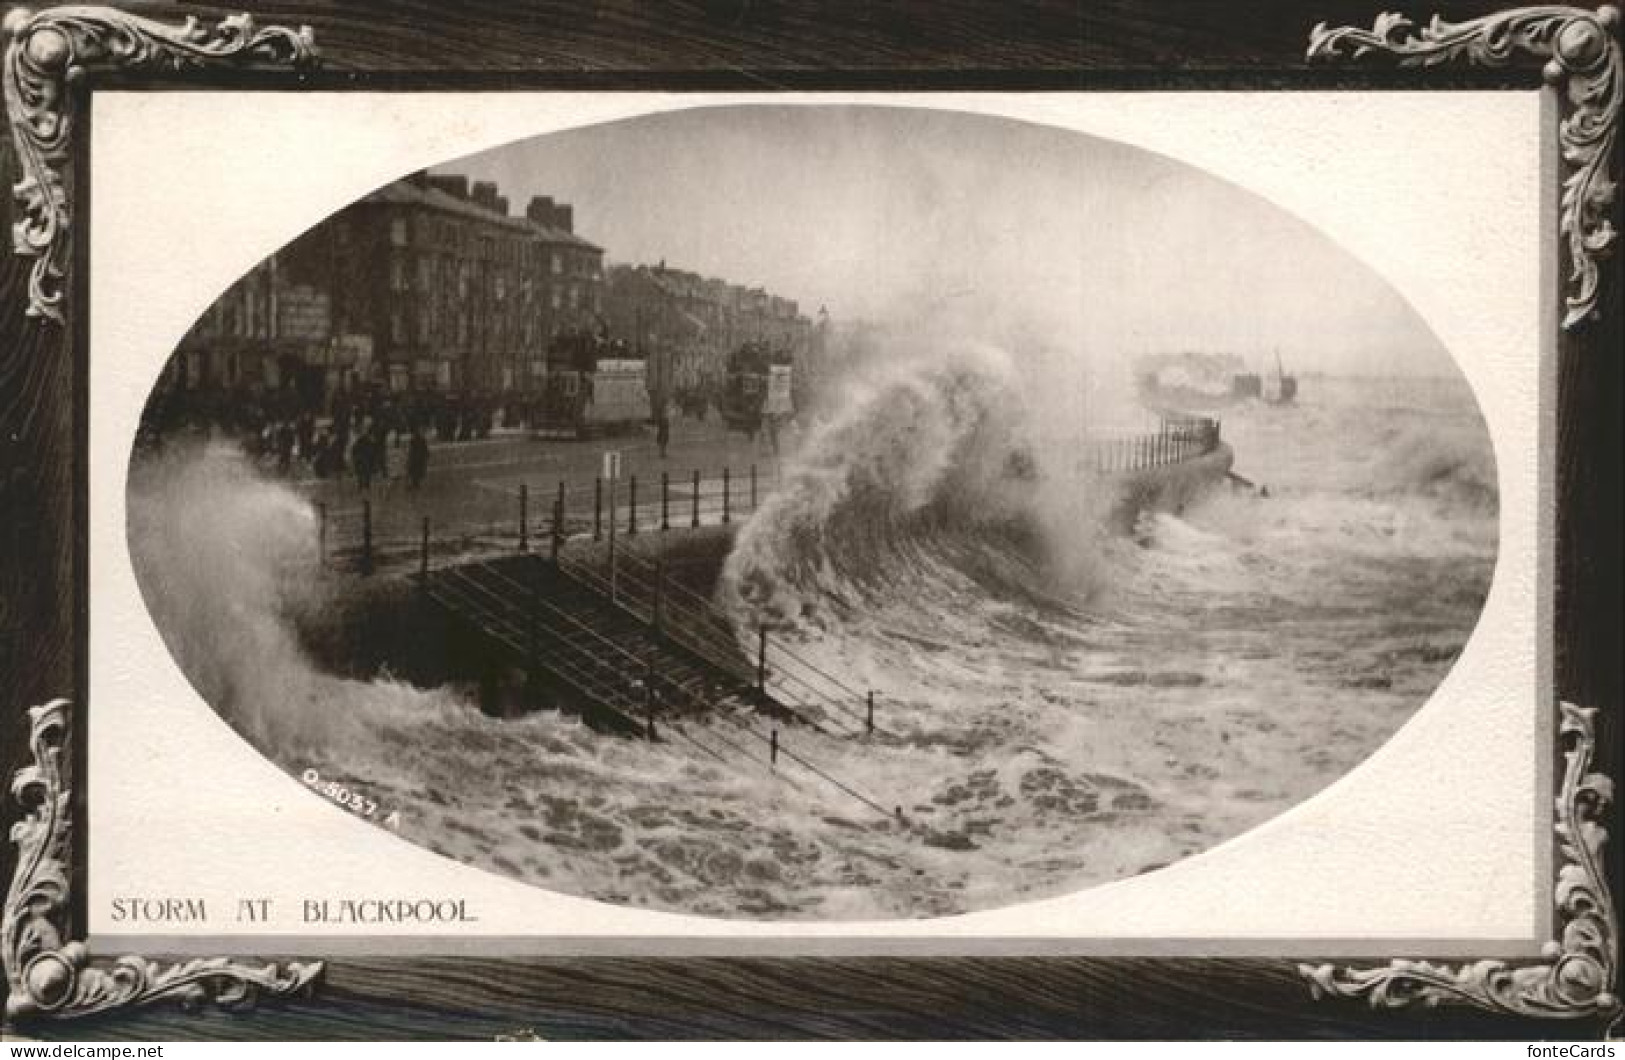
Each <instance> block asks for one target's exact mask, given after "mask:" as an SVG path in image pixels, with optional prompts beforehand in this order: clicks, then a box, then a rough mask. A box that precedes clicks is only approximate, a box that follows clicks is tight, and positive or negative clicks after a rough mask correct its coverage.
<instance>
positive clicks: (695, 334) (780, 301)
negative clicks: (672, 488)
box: [603, 262, 812, 395]
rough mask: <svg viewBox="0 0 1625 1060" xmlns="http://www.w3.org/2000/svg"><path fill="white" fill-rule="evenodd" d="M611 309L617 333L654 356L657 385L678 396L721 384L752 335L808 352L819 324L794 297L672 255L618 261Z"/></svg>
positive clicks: (608, 291)
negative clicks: (672, 259)
mask: <svg viewBox="0 0 1625 1060" xmlns="http://www.w3.org/2000/svg"><path fill="white" fill-rule="evenodd" d="M603 316H604V320H605V322H606V324H607V325H608V327H609V329H610V331H611V333H613V334H615V335H617V336H621V337H624V338H626V340H627V341H628V343H629V344H631V345H632V346H633V348H634V349H636V350H638V351H640V352H641V353H643V354H644V355H645V356H647V357H648V358H649V364H650V381H651V387H652V388H653V389H655V390H656V391H657V392H660V391H662V390H663V391H665V392H666V393H668V394H678V395H680V394H681V393H682V392H684V391H691V390H703V389H705V388H707V387H710V386H713V385H714V384H715V383H716V382H717V381H718V380H720V379H721V377H722V375H723V373H724V372H725V370H726V366H727V360H728V355H729V354H730V353H731V352H732V351H734V350H735V349H737V348H738V347H739V346H740V345H742V344H743V343H746V342H766V343H767V344H768V345H770V346H772V347H774V348H775V349H778V350H781V351H785V352H787V353H789V354H791V355H792V356H796V357H800V356H802V355H803V354H804V352H805V350H804V347H805V346H806V343H807V337H808V334H809V332H810V329H811V326H812V325H811V322H810V321H809V320H808V319H807V318H806V317H804V316H802V315H801V314H800V312H799V310H798V307H797V305H796V303H795V302H794V301H791V300H790V299H788V298H780V297H777V296H775V295H772V294H769V293H768V292H767V291H764V290H763V289H761V288H760V287H753V288H746V287H741V286H738V285H736V284H731V283H728V282H726V281H724V280H719V279H714V278H710V277H705V276H701V275H700V274H698V273H695V272H689V271H686V270H683V269H673V268H668V267H667V266H666V264H665V262H661V263H660V264H659V265H616V266H612V267H611V268H610V269H609V272H608V277H607V279H606V282H605V288H604V310H603Z"/></svg>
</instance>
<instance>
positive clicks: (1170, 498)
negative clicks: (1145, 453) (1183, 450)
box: [1107, 442, 1235, 530]
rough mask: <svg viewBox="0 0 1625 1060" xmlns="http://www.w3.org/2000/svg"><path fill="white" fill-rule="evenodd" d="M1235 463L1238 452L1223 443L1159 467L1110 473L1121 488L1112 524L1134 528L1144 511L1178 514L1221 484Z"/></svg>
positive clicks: (1123, 528) (1111, 478) (1108, 477)
mask: <svg viewBox="0 0 1625 1060" xmlns="http://www.w3.org/2000/svg"><path fill="white" fill-rule="evenodd" d="M1233 463H1235V453H1234V452H1233V451H1231V449H1230V447H1229V446H1228V445H1226V444H1224V443H1223V442H1220V443H1218V444H1217V445H1216V446H1215V447H1214V449H1213V451H1212V452H1210V453H1206V454H1204V455H1202V456H1197V457H1192V458H1191V459H1189V460H1181V461H1179V462H1178V463H1173V464H1163V465H1161V466H1158V467H1147V468H1140V469H1138V470H1134V471H1118V472H1113V473H1111V474H1110V475H1108V476H1107V481H1109V482H1112V483H1115V484H1116V486H1117V489H1118V495H1117V500H1116V503H1115V504H1114V505H1113V506H1112V525H1113V526H1114V527H1116V528H1117V529H1120V530H1131V529H1133V527H1134V521H1135V519H1137V518H1138V517H1139V515H1140V513H1141V512H1148V511H1149V512H1171V513H1173V514H1174V515H1178V514H1179V513H1180V512H1182V511H1184V510H1185V508H1186V507H1187V506H1189V505H1190V503H1191V502H1192V501H1194V500H1196V498H1197V497H1199V496H1201V495H1202V494H1203V493H1205V492H1206V491H1208V490H1210V489H1214V488H1216V487H1219V486H1222V485H1223V484H1224V480H1225V475H1227V474H1228V473H1229V471H1230V467H1231V465H1232V464H1233Z"/></svg>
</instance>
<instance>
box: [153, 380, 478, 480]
mask: <svg viewBox="0 0 1625 1060" xmlns="http://www.w3.org/2000/svg"><path fill="white" fill-rule="evenodd" d="M505 414H506V413H505ZM497 416H498V405H497V402H496V401H495V400H494V399H490V398H487V397H485V396H483V395H462V394H441V393H439V392H435V391H426V392H417V393H412V394H405V395H393V394H377V393H363V394H346V393H339V394H335V395H333V396H332V397H331V398H329V399H328V400H326V401H316V402H312V401H307V400H302V399H301V396H300V395H299V394H298V393H297V392H296V391H294V390H292V389H291V388H285V389H282V390H274V391H267V390H258V389H249V388H237V389H199V390H180V389H177V390H173V391H170V392H168V393H164V394H161V395H158V394H155V395H154V397H153V400H152V401H150V402H149V403H148V405H147V407H146V409H145V410H144V411H143V413H142V418H141V428H140V432H139V434H138V436H137V445H138V447H140V448H142V449H145V450H149V451H150V450H157V449H162V448H163V447H164V446H165V445H166V444H168V442H169V441H170V440H172V439H175V438H179V437H203V438H210V437H218V438H230V439H235V440H236V441H237V442H238V443H239V444H240V445H241V446H242V448H243V451H244V453H245V454H246V455H247V456H248V457H249V458H250V459H252V460H254V461H255V462H256V463H258V464H259V465H260V466H261V467H263V468H264V469H265V470H266V471H267V472H269V473H272V474H275V475H279V476H282V477H293V476H295V475H305V474H308V475H311V476H314V477H315V478H318V479H336V478H345V477H348V476H353V477H354V479H355V482H356V485H357V487H358V488H359V489H360V490H361V491H362V492H366V491H368V490H370V489H371V488H372V486H373V484H374V483H375V482H386V481H390V480H394V479H404V480H405V482H406V485H407V488H409V489H413V490H416V489H418V488H419V487H421V486H422V484H423V481H424V479H425V478H426V477H427V475H428V471H429V462H430V442H431V439H433V440H434V441H435V442H439V443H449V442H454V441H470V440H474V439H481V438H488V437H490V434H491V431H492V429H493V427H494V425H495V422H496V419H497Z"/></svg>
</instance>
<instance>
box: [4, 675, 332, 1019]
mask: <svg viewBox="0 0 1625 1060" xmlns="http://www.w3.org/2000/svg"><path fill="white" fill-rule="evenodd" d="M69 732H70V708H69V704H68V703H67V701H65V700H54V701H52V702H50V703H47V704H45V705H44V706H39V707H34V708H32V709H31V710H30V711H29V746H30V750H31V752H32V761H31V763H30V764H29V765H27V766H25V767H23V768H22V769H20V770H18V771H17V773H16V774H15V775H14V776H13V778H12V783H11V790H12V795H13V797H14V798H16V799H17V800H18V801H19V802H20V803H21V804H22V806H23V815H22V817H21V818H20V819H19V820H18V821H17V822H16V823H15V824H14V825H13V826H12V829H11V840H12V844H13V845H14V846H15V847H16V850H17V868H16V872H15V874H14V875H13V877H12V880H11V886H10V888H9V890H8V891H7V893H6V905H5V911H4V919H3V922H0V958H3V960H4V964H5V972H6V1008H5V1018H6V1022H8V1023H9V1022H12V1021H14V1020H26V1019H40V1018H52V1019H63V1018H72V1017H79V1016H89V1015H94V1014H97V1013H103V1012H108V1011H113V1010H117V1009H124V1008H130V1007H134V1006H137V1005H146V1004H150V1003H152V1002H155V1001H161V1000H174V1001H177V1002H179V1003H180V1004H182V1005H183V1006H196V1005H199V1004H201V1003H204V1002H213V1003H214V1004H216V1005H219V1006H222V1007H226V1008H240V1007H247V1006H250V1005H252V1004H253V1003H254V1002H255V1001H257V1000H259V999H260V998H268V997H288V996H292V995H295V994H299V993H303V992H305V991H307V990H309V989H310V988H311V987H312V986H313V985H314V984H315V982H316V980H317V979H318V978H319V977H320V976H321V974H322V965H321V964H320V962H310V963H297V962H294V963H289V964H288V965H286V966H285V967H282V966H278V965H275V964H249V963H239V962H236V961H232V960H230V959H228V958H224V957H209V958H200V959H196V960H190V961H185V962H182V963H180V964H169V965H166V964H162V963H160V962H158V961H152V960H148V959H146V958H144V957H119V958H117V959H115V960H112V961H96V960H93V959H92V957H91V955H90V953H89V951H88V950H87V949H86V947H85V945H84V944H83V943H81V942H76V941H68V940H67V937H66V931H65V926H64V924H65V919H66V915H67V900H68V866H69V859H70V853H71V849H72V843H71V827H70V812H69V811H70V808H71V799H72V789H71V786H70V784H69V781H68V775H67V761H68V759H67V741H68V734H69Z"/></svg>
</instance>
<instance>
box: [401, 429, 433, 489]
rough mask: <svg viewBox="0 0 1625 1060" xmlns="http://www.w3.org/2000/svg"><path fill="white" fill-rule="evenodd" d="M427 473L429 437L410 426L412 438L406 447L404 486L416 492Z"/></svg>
mask: <svg viewBox="0 0 1625 1060" xmlns="http://www.w3.org/2000/svg"><path fill="white" fill-rule="evenodd" d="M428 473H429V439H427V438H425V437H423V432H422V431H421V430H419V429H417V428H416V427H414V428H412V440H411V442H410V443H408V445H407V447H406V486H407V488H408V489H410V490H411V491H412V492H414V493H416V492H417V490H418V487H420V486H422V485H423V477H424V476H425V475H427V474H428Z"/></svg>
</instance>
